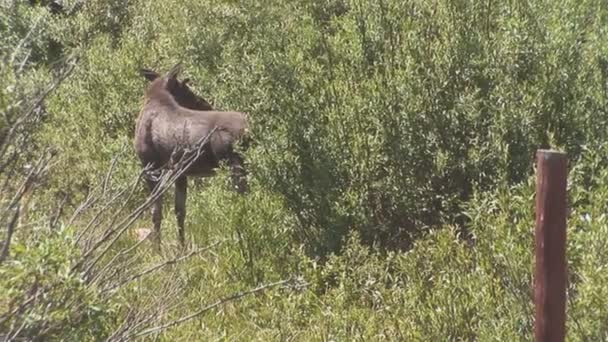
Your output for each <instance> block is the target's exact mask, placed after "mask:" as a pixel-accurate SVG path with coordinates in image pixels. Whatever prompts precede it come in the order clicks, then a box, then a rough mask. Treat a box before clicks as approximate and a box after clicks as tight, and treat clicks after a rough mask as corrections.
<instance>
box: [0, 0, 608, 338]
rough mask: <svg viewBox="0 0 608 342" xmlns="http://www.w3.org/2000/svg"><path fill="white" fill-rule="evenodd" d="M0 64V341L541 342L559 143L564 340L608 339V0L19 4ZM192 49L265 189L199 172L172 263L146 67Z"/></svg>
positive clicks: (10, 3) (188, 67) (193, 71)
mask: <svg viewBox="0 0 608 342" xmlns="http://www.w3.org/2000/svg"><path fill="white" fill-rule="evenodd" d="M0 54H1V58H2V64H1V68H0V84H1V87H0V113H1V115H0V184H1V185H2V192H1V195H0V204H2V206H1V207H0V210H1V212H0V224H1V226H0V236H1V237H2V238H1V240H0V241H2V242H3V243H2V250H0V253H1V254H0V335H8V336H20V337H27V338H31V339H39V340H48V339H64V340H105V339H108V340H123V339H130V338H138V337H157V338H159V339H160V340H166V341H175V340H219V339H226V340H264V341H266V340H281V341H282V340H302V341H308V340H319V341H329V340H336V341H337V340H407V341H413V340H421V341H435V340H438V341H443V340H480V341H517V340H531V339H532V330H533V303H532V276H531V271H532V262H533V256H532V246H533V225H534V222H533V221H534V208H533V198H534V179H533V174H534V169H533V164H534V153H535V151H536V149H538V148H554V149H559V150H563V151H566V152H567V153H568V155H569V158H570V164H569V167H570V174H569V206H570V216H569V221H568V261H569V287H568V308H567V315H568V318H567V319H568V320H567V334H568V336H567V339H568V340H569V341H599V340H607V339H608V285H607V284H608V273H607V272H606V269H607V267H608V248H607V246H608V223H607V220H608V218H607V215H608V212H607V208H608V144H607V140H606V138H607V133H608V107H607V104H608V3H607V2H605V1H601V0H560V1H556V0H539V1H528V0H511V1H476V0H451V1H445V0H430V1H429V0H406V1H404V0H375V1H371V0H300V1H288V0H274V1H263V0H243V1H238V0H213V1H208V0H175V1H145V0H87V1H81V0H69V1H68V0H66V1H48V0H31V1H17V0H5V1H3V2H2V3H1V4H0ZM177 62H182V63H183V65H184V66H185V71H184V75H183V77H189V78H191V79H192V86H193V88H194V89H195V90H196V91H197V93H199V94H201V95H202V96H203V97H205V98H206V99H208V100H209V101H210V102H211V103H213V104H214V106H215V107H217V108H218V109H225V110H239V111H245V112H247V113H249V115H250V118H251V121H252V123H251V129H252V136H253V138H254V144H253V145H252V147H251V148H250V149H249V150H248V151H247V152H246V155H247V160H248V166H249V170H250V182H251V193H249V194H248V195H246V196H244V197H240V196H238V195H236V194H234V193H233V192H231V191H230V189H229V187H228V186H227V185H226V184H227V182H228V178H229V177H227V173H226V171H222V172H220V173H219V175H218V177H215V178H213V179H207V180H198V181H195V182H191V185H192V184H193V185H194V187H193V188H191V190H190V191H189V201H188V215H187V219H186V221H187V229H186V230H187V234H188V240H189V241H191V246H189V248H188V250H186V251H181V250H180V249H179V248H178V247H177V243H176V239H175V237H176V225H175V220H174V219H173V216H172V210H171V209H172V205H170V203H169V199H167V205H165V215H164V216H165V218H166V219H165V220H164V222H163V230H164V232H165V233H164V238H165V240H164V245H163V250H162V252H157V251H155V250H154V248H152V246H150V245H149V242H147V241H144V242H138V240H137V238H136V236H135V233H134V232H135V231H136V229H137V228H149V226H150V216H149V213H148V212H147V211H145V210H146V207H145V204H146V203H147V202H146V201H147V200H146V193H145V191H144V186H143V185H142V184H141V183H138V182H137V180H138V176H139V173H140V167H139V165H138V161H137V158H136V157H135V154H134V151H133V148H132V140H133V131H134V124H135V120H136V117H137V114H138V111H139V108H140V107H141V105H142V100H143V93H144V90H145V88H146V86H147V83H146V81H145V80H144V79H143V78H142V77H141V76H139V74H138V72H137V71H138V68H140V67H148V68H153V69H155V70H158V71H160V72H164V71H166V70H168V69H169V68H170V67H171V66H172V65H173V64H175V63H177ZM168 191H171V190H170V189H169V190H168ZM169 197H170V196H169ZM148 200H149V199H148ZM148 202H149V201H148ZM288 279H296V281H285V282H282V280H288ZM236 297H239V298H238V300H237V298H236ZM218 301H219V302H218ZM190 315H191V316H190Z"/></svg>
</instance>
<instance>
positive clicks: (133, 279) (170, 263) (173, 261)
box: [102, 240, 226, 293]
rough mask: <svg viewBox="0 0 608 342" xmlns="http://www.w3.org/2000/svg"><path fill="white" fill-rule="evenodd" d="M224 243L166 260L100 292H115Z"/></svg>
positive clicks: (217, 243)
mask: <svg viewBox="0 0 608 342" xmlns="http://www.w3.org/2000/svg"><path fill="white" fill-rule="evenodd" d="M225 241H226V240H221V241H217V242H215V243H213V244H211V245H209V246H207V247H204V248H199V249H197V250H193V251H191V252H190V253H188V254H186V255H184V256H181V257H178V258H174V259H171V260H167V261H165V262H161V263H160V264H157V265H154V266H152V267H150V268H148V269H146V270H144V271H142V272H140V273H137V274H134V275H132V276H130V277H129V278H127V279H125V280H123V281H121V282H120V283H118V284H115V285H114V286H112V287H110V288H107V289H104V290H102V293H103V292H108V291H113V290H116V289H117V288H119V287H122V286H124V285H126V284H128V283H130V282H132V281H135V280H137V279H139V278H142V277H144V276H146V275H148V274H150V273H152V272H154V271H156V270H159V269H161V268H163V267H165V266H169V265H173V264H176V263H178V262H180V261H184V260H186V259H189V258H191V257H192V256H194V255H197V254H200V253H202V252H204V251H207V250H209V249H211V248H213V247H215V246H217V245H219V244H221V243H223V242H225Z"/></svg>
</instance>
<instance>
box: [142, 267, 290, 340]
mask: <svg viewBox="0 0 608 342" xmlns="http://www.w3.org/2000/svg"><path fill="white" fill-rule="evenodd" d="M291 282H293V280H291V279H287V280H281V281H278V282H275V283H270V284H265V285H261V286H258V287H256V288H254V289H250V290H247V291H242V292H237V293H235V294H233V295H231V296H228V297H225V298H222V299H220V300H218V301H216V302H215V303H213V304H210V305H207V306H205V307H202V308H201V309H200V310H198V311H196V312H193V313H192V314H190V315H187V316H184V317H181V318H178V319H176V320H174V321H171V322H169V323H166V324H162V325H159V326H156V327H153V328H149V329H146V330H142V331H140V332H137V333H135V334H133V335H131V336H130V337H141V336H146V335H150V334H154V333H157V332H160V331H163V330H166V329H169V328H172V327H174V326H176V325H179V324H182V323H184V322H187V321H189V320H191V319H194V318H196V317H198V316H201V315H203V314H204V313H206V312H207V311H210V310H213V309H215V308H217V307H218V306H220V305H223V304H226V303H228V302H232V301H235V300H237V299H240V298H242V297H245V296H248V295H251V294H255V293H258V292H263V291H265V290H268V289H270V288H273V287H278V286H282V285H287V284H289V283H291Z"/></svg>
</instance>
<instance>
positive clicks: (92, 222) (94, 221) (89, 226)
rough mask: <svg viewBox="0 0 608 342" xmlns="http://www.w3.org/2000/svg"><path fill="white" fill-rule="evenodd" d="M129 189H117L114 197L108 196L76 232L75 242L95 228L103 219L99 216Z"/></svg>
mask: <svg viewBox="0 0 608 342" xmlns="http://www.w3.org/2000/svg"><path fill="white" fill-rule="evenodd" d="M138 183H139V182H136V183H135V185H137V184H138ZM128 189H129V187H124V188H123V189H121V190H119V191H118V192H117V193H116V194H115V195H114V197H112V198H110V200H109V201H108V202H107V203H105V204H104V206H103V207H102V208H101V209H99V211H98V212H97V214H95V216H93V218H92V219H91V220H90V221H89V223H88V224H87V225H86V226H85V227H84V228H83V229H82V230H81V231H80V232H79V233H78V236H77V237H76V242H80V239H81V238H82V237H83V236H84V235H85V234H86V233H87V232H88V231H89V230H91V229H92V228H96V227H98V226H99V225H100V224H101V223H102V222H103V220H100V219H99V218H100V217H101V215H102V214H104V213H106V211H107V210H108V208H110V207H111V206H112V205H113V204H114V202H116V200H118V199H119V198H120V197H121V196H122V195H123V194H124V193H125V192H126V191H127V190H128ZM101 196H103V194H102V195H100V197H101ZM124 205H126V202H125V203H123V206H124ZM115 220H116V217H114V218H113V219H112V221H115ZM107 233H108V230H106V233H105V234H104V236H105V235H106V234H107Z"/></svg>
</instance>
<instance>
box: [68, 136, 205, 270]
mask: <svg viewBox="0 0 608 342" xmlns="http://www.w3.org/2000/svg"><path fill="white" fill-rule="evenodd" d="M216 129H217V127H214V128H213V130H211V132H209V134H207V135H206V136H205V137H203V138H201V139H200V140H199V142H198V148H197V150H196V154H195V155H193V156H191V158H184V157H185V156H186V154H184V157H182V159H181V160H180V162H179V163H178V168H177V170H178V171H177V172H176V174H175V175H172V174H171V173H170V174H169V175H168V177H166V178H167V179H162V180H161V182H159V185H158V186H156V188H155V193H153V196H150V197H148V199H147V200H146V201H145V202H144V203H143V204H142V205H140V206H139V207H138V208H137V209H136V210H135V211H134V212H133V213H131V214H130V215H128V216H127V217H126V218H125V219H123V220H122V221H121V222H120V223H119V224H118V227H119V228H117V229H113V230H111V232H110V233H111V234H113V233H115V232H118V233H117V234H116V236H115V237H114V238H113V239H112V240H111V241H110V242H109V244H108V245H107V246H106V247H105V248H104V249H103V250H102V251H101V253H100V254H99V255H97V257H96V258H95V259H94V260H93V261H92V262H91V264H90V265H89V267H87V269H86V270H85V271H84V275H85V277H86V276H87V275H88V274H89V273H90V272H91V270H92V269H93V267H94V266H95V264H97V262H99V260H100V259H101V257H102V256H103V255H105V253H107V252H108V250H109V249H110V247H112V246H113V245H114V243H115V242H116V241H117V240H118V238H120V236H121V235H122V234H123V233H124V232H125V231H126V230H127V229H128V228H129V227H130V226H131V224H133V222H135V220H137V219H138V218H139V217H140V216H141V214H142V213H143V212H144V210H146V209H147V208H148V207H149V206H150V204H151V203H153V202H154V201H155V200H157V199H158V198H159V197H160V196H161V195H162V194H163V193H165V192H166V191H167V189H168V188H169V186H170V185H171V184H173V183H175V181H176V180H177V179H178V178H179V177H181V175H182V174H184V173H185V172H186V170H188V169H189V168H190V166H192V164H193V163H194V162H195V161H196V160H197V159H198V157H200V155H201V154H202V153H203V147H204V146H205V144H206V143H207V141H208V140H209V137H210V136H211V135H212V134H213V133H214V132H215V131H216ZM184 159H185V160H184ZM172 176H173V177H172ZM165 183H167V184H165ZM161 185H162V186H164V188H161ZM159 188H160V189H159ZM111 234H109V235H107V236H104V237H103V238H102V239H100V240H99V241H98V242H97V243H96V244H95V245H94V246H93V247H91V249H89V250H88V251H87V252H85V253H84V255H83V256H82V258H81V259H80V261H78V262H77V263H76V264H75V265H74V266H73V267H72V269H71V270H70V272H74V271H75V270H76V269H77V268H78V267H80V266H81V265H82V263H83V262H84V261H85V260H86V259H87V258H88V257H89V256H90V255H91V254H92V253H93V252H94V251H95V250H97V249H98V248H99V247H100V246H101V245H102V244H103V243H104V242H106V241H107V239H108V238H109V237H110V235H111Z"/></svg>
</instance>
